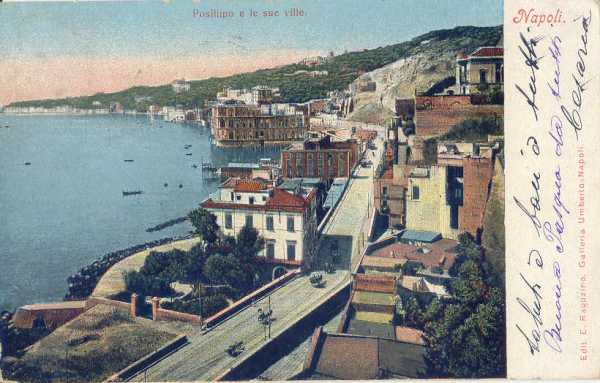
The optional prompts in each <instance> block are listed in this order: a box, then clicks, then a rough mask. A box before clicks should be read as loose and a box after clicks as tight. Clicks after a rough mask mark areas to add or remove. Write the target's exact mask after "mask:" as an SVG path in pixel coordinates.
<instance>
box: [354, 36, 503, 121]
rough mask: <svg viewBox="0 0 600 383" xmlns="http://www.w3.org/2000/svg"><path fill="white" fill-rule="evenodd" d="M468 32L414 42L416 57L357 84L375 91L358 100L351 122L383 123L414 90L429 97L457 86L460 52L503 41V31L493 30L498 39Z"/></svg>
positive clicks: (409, 57)
mask: <svg viewBox="0 0 600 383" xmlns="http://www.w3.org/2000/svg"><path fill="white" fill-rule="evenodd" d="M469 30H470V28H468V27H467V29H463V28H456V29H454V30H452V31H450V32H447V33H442V31H436V32H431V33H428V34H426V35H423V36H420V37H418V38H417V39H415V40H412V42H413V43H418V47H416V48H415V49H413V52H414V54H412V55H410V56H408V57H404V58H402V59H400V60H397V61H395V62H393V63H391V64H387V65H385V66H383V67H381V68H377V69H375V70H373V71H371V72H369V73H365V74H363V75H361V76H360V77H359V78H357V79H356V80H355V82H358V81H360V80H361V79H365V80H370V81H374V82H375V83H376V84H377V85H376V90H375V92H364V93H358V94H357V95H356V96H355V101H356V105H355V108H354V113H352V115H350V119H353V120H357V121H362V122H371V123H382V122H384V121H387V120H389V117H391V116H392V115H393V111H394V108H395V100H396V99H397V98H410V97H412V96H413V95H414V94H415V90H417V91H418V92H426V93H428V91H429V92H431V91H432V90H434V89H435V90H436V91H439V90H441V89H436V88H438V86H439V85H441V84H444V83H446V86H447V85H448V84H450V83H451V84H454V75H455V70H456V55H457V54H458V53H459V52H461V51H462V52H466V53H470V52H472V51H473V50H475V49H476V48H477V47H480V46H485V45H488V46H489V45H491V46H495V45H497V43H498V41H499V40H500V39H501V37H502V36H501V33H502V30H501V29H497V28H495V29H492V31H494V32H498V34H497V35H494V34H492V33H491V31H489V35H488V34H483V33H481V32H483V29H482V28H478V29H477V30H478V32H479V33H470V32H468V31H469ZM441 88H442V89H443V87H441Z"/></svg>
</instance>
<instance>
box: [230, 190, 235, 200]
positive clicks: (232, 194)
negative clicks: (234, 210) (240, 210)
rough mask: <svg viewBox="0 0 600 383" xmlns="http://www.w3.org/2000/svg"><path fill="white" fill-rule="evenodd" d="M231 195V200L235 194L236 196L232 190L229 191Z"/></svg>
mask: <svg viewBox="0 0 600 383" xmlns="http://www.w3.org/2000/svg"><path fill="white" fill-rule="evenodd" d="M229 196H230V197H231V200H232V201H233V196H234V193H233V192H230V193H229Z"/></svg>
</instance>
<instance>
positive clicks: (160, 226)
mask: <svg viewBox="0 0 600 383" xmlns="http://www.w3.org/2000/svg"><path fill="white" fill-rule="evenodd" d="M187 219H188V217H179V218H175V219H170V220H168V221H166V222H163V223H161V224H158V225H156V226H152V227H149V228H147V229H146V232H148V233H152V232H153V231H160V230H162V229H166V228H167V227H169V226H173V225H177V224H180V223H183V222H185V221H186V220H187Z"/></svg>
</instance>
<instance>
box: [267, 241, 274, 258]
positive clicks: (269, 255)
mask: <svg viewBox="0 0 600 383" xmlns="http://www.w3.org/2000/svg"><path fill="white" fill-rule="evenodd" d="M267 258H268V259H273V258H275V242H267Z"/></svg>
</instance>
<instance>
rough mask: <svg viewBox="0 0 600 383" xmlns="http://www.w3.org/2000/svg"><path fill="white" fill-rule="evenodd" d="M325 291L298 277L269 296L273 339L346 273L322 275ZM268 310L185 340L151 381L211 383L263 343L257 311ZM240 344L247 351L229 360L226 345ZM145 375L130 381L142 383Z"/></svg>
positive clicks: (248, 312) (244, 315) (250, 313)
mask: <svg viewBox="0 0 600 383" xmlns="http://www.w3.org/2000/svg"><path fill="white" fill-rule="evenodd" d="M323 278H324V279H325V280H326V281H327V284H326V286H325V287H324V288H315V287H312V286H311V284H310V282H309V280H308V277H307V276H301V277H298V278H296V279H294V280H292V281H291V282H289V283H287V284H286V285H285V286H283V287H281V288H279V289H278V290H275V291H274V292H273V293H272V294H271V308H272V310H273V316H274V318H275V321H274V322H273V324H272V326H271V335H272V336H275V335H277V334H278V333H280V332H281V331H282V330H284V329H285V328H287V327H288V326H289V325H291V324H292V323H293V322H294V321H295V320H297V319H298V318H300V317H301V316H302V315H303V314H305V313H307V312H309V311H310V310H311V309H312V308H314V307H316V306H318V305H319V304H320V303H321V301H322V300H323V298H325V296H326V295H327V294H328V293H330V292H332V291H334V290H335V289H336V288H337V287H339V286H340V285H341V284H343V283H344V282H345V281H347V280H348V279H347V278H348V273H347V272H343V271H339V272H336V273H335V274H324V275H323ZM259 307H262V308H263V310H264V309H265V308H266V307H267V298H263V299H262V300H260V301H259V302H257V303H256V305H255V307H248V308H247V309H245V310H243V311H242V312H240V313H239V314H237V315H235V316H234V317H232V318H230V319H228V320H227V321H225V322H223V323H222V324H221V325H219V326H217V327H216V328H214V329H213V330H211V331H209V332H208V333H206V334H204V335H201V334H200V333H198V334H197V335H195V336H190V337H188V339H189V341H190V344H188V345H187V346H185V347H183V348H182V349H180V350H179V351H178V352H176V353H174V354H172V355H170V356H169V357H167V358H166V359H163V360H162V361H160V362H159V363H158V364H157V365H155V366H153V367H151V368H150V369H149V370H148V372H147V380H150V381H167V380H168V381H182V380H185V381H190V380H213V379H214V378H215V377H217V376H218V375H219V374H220V373H222V372H223V371H225V370H226V369H228V368H230V367H232V366H233V365H234V363H235V362H236V361H237V360H238V359H240V358H242V357H244V356H246V355H247V353H249V352H252V351H253V350H255V349H256V348H257V347H258V346H260V345H261V344H262V343H264V334H265V331H264V327H263V326H262V325H261V324H260V323H259V322H258V319H257V310H258V308H259ZM239 341H243V342H244V345H245V347H246V350H245V351H244V352H243V353H242V354H241V355H240V356H238V357H237V358H233V357H231V356H229V355H228V354H227V353H226V351H225V349H226V348H227V346H228V345H230V344H232V343H234V342H239ZM143 379H144V374H140V375H138V376H137V377H136V378H134V379H133V380H137V381H143Z"/></svg>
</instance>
